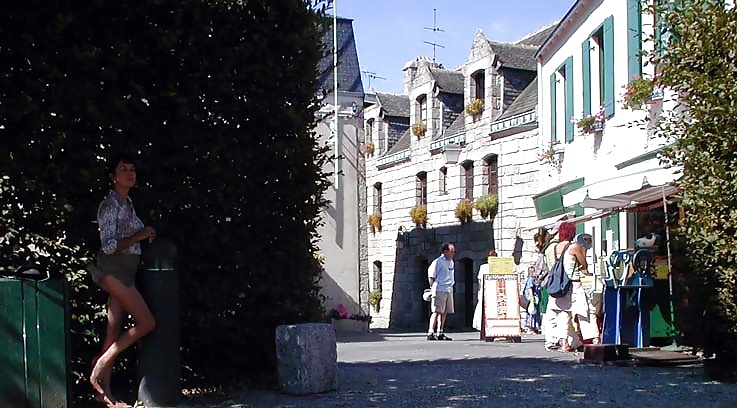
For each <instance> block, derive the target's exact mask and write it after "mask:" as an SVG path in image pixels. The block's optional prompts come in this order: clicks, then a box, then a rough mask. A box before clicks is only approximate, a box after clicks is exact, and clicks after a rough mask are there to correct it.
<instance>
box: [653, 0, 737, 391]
mask: <svg viewBox="0 0 737 408" xmlns="http://www.w3.org/2000/svg"><path fill="white" fill-rule="evenodd" d="M658 3H659V5H660V7H659V8H658V9H653V8H651V9H650V12H651V13H657V21H659V24H660V25H661V27H660V28H661V30H662V32H663V35H662V37H661V38H662V39H663V44H662V45H663V47H661V48H662V49H663V50H664V51H663V52H659V51H655V52H653V53H651V55H650V60H651V62H652V63H654V64H655V67H656V70H657V72H658V75H657V77H656V82H657V84H658V85H661V86H664V87H666V88H667V89H670V90H672V91H674V92H675V93H676V95H678V102H679V106H678V107H677V108H676V109H675V110H672V111H670V112H666V114H664V116H663V117H662V118H661V121H660V128H659V131H660V132H661V134H663V135H665V136H667V137H670V138H672V140H673V144H672V145H671V148H670V149H669V150H668V152H667V156H668V157H669V159H670V160H671V161H672V162H673V163H675V164H678V165H682V166H683V168H684V171H683V177H682V178H681V179H680V180H679V181H678V182H677V185H678V187H679V188H680V189H682V191H683V201H682V204H681V205H682V208H683V209H684V214H685V217H684V218H683V220H682V222H681V226H680V229H679V232H680V234H681V237H680V238H681V239H682V240H683V241H685V242H686V243H687V245H686V251H687V255H688V257H689V258H690V260H691V265H692V268H691V269H690V270H689V271H688V272H687V273H688V276H689V282H688V283H689V287H690V289H691V291H690V296H691V297H692V298H691V299H689V303H690V304H692V305H698V306H700V307H703V318H702V319H700V322H699V329H700V332H701V333H702V334H703V336H701V339H702V340H703V347H704V349H705V351H706V353H707V354H709V355H715V356H716V361H717V362H718V364H719V366H720V367H722V368H723V369H724V370H727V371H726V372H731V373H733V374H734V373H735V367H737V245H735V242H734V240H735V236H737V155H736V154H735V147H736V146H735V144H736V143H737V138H735V134H737V37H736V36H735V35H734V33H735V32H737V11H735V9H734V7H733V6H728V7H725V6H724V3H723V2H720V1H713V0H690V1H681V2H658ZM724 372H725V371H722V373H724ZM732 378H737V377H732Z"/></svg>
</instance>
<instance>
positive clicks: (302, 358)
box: [276, 323, 338, 395]
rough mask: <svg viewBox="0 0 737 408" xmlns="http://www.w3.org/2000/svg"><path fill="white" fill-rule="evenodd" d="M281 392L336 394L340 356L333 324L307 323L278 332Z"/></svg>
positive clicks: (278, 328)
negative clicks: (333, 392) (333, 391)
mask: <svg viewBox="0 0 737 408" xmlns="http://www.w3.org/2000/svg"><path fill="white" fill-rule="evenodd" d="M276 357H277V367H278V372H279V388H280V389H281V390H282V391H283V392H285V393H288V394H294V395H306V394H317V393H321V392H326V391H332V390H335V388H336V386H337V381H336V380H337V373H338V354H337V349H336V345H335V330H334V329H333V326H332V325H330V324H322V323H308V324H297V325H283V326H279V327H277V328H276Z"/></svg>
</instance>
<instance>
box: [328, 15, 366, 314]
mask: <svg viewBox="0 0 737 408" xmlns="http://www.w3.org/2000/svg"><path fill="white" fill-rule="evenodd" d="M337 22H338V24H337V30H338V36H337V37H338V41H337V43H338V47H337V49H338V132H337V134H338V136H339V137H340V141H339V142H338V143H337V145H336V138H335V132H333V127H334V121H333V119H334V114H335V107H334V103H335V101H334V75H333V55H332V53H330V54H329V55H327V56H326V57H324V58H323V60H322V61H321V63H320V66H319V69H320V77H319V81H320V88H321V91H320V95H321V96H322V95H323V94H325V96H324V98H323V100H322V102H323V106H322V108H321V109H320V110H319V111H318V113H317V115H318V119H319V122H318V125H317V128H316V132H317V134H318V138H319V143H320V144H321V145H324V146H328V147H329V148H330V151H329V152H328V154H329V155H331V157H335V153H336V146H337V148H338V157H339V158H338V159H337V160H335V161H334V162H333V163H330V164H328V167H327V168H326V169H325V171H327V172H335V171H336V170H337V171H338V172H339V174H338V176H337V177H335V178H333V185H332V186H331V187H330V188H329V189H328V191H327V192H326V193H325V199H326V200H328V201H329V204H328V206H327V207H326V209H325V211H324V212H323V216H322V221H323V225H322V226H321V227H320V228H319V233H320V242H319V243H318V245H319V247H320V252H321V253H322V254H323V255H324V257H325V264H324V267H325V272H324V274H323V277H322V281H321V286H322V294H323V295H324V296H325V307H326V309H327V310H330V309H332V308H335V307H336V306H337V305H338V304H343V305H345V306H346V307H347V308H348V310H349V311H350V312H351V313H359V312H365V311H366V310H367V306H368V291H369V285H368V279H369V276H368V268H367V265H368V264H367V237H366V230H365V229H364V228H361V226H362V225H365V224H366V220H365V219H366V209H365V208H366V183H365V178H364V176H363V175H364V174H365V159H364V156H363V154H362V153H361V152H359V147H360V146H361V145H363V117H362V107H363V104H364V91H363V84H362V82H361V69H360V67H359V65H358V54H357V52H356V42H355V38H354V34H353V21H352V20H350V19H347V18H338V20H337ZM331 25H332V24H331ZM323 43H324V44H325V47H326V49H327V50H332V49H333V32H332V30H328V31H327V32H326V33H325V36H324V37H323Z"/></svg>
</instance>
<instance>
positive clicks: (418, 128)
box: [412, 122, 427, 139]
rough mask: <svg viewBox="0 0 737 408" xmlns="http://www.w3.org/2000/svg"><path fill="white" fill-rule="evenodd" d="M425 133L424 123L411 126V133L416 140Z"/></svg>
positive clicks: (425, 126)
mask: <svg viewBox="0 0 737 408" xmlns="http://www.w3.org/2000/svg"><path fill="white" fill-rule="evenodd" d="M426 132H427V125H426V124H425V122H417V123H415V124H414V125H412V133H414V135H415V136H417V138H418V139H419V138H421V137H422V136H425V133H426Z"/></svg>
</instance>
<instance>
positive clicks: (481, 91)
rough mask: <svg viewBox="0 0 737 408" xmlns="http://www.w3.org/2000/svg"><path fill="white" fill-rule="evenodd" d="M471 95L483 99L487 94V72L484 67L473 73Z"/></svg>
mask: <svg viewBox="0 0 737 408" xmlns="http://www.w3.org/2000/svg"><path fill="white" fill-rule="evenodd" d="M471 95H472V96H473V98H474V99H481V100H482V101H483V100H484V98H485V96H486V72H485V71H484V70H483V69H480V70H478V71H476V72H474V73H473V74H471Z"/></svg>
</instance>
